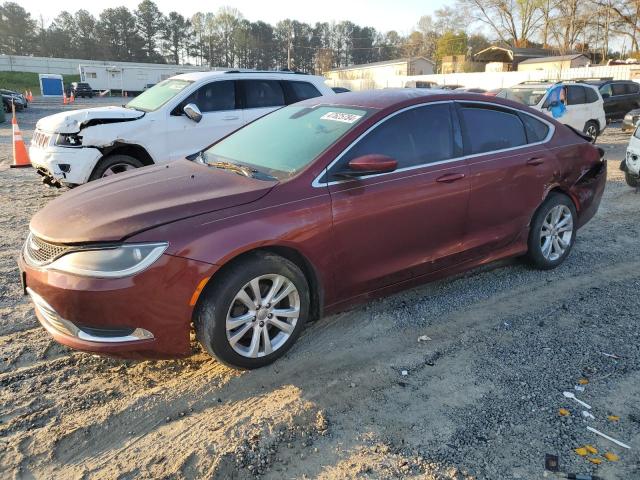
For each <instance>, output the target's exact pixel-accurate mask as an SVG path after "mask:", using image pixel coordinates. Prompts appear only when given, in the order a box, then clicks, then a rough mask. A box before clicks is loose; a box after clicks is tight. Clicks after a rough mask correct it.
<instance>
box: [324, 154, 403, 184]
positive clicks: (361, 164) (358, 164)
mask: <svg viewBox="0 0 640 480" xmlns="http://www.w3.org/2000/svg"><path fill="white" fill-rule="evenodd" d="M347 167H348V168H347V169H346V170H342V171H340V172H336V173H335V175H336V176H338V177H347V178H355V177H364V176H366V175H376V174H379V173H388V172H393V171H394V170H395V169H396V168H398V161H397V160H396V159H394V158H391V157H387V156H386V155H379V154H376V153H373V154H369V155H363V156H361V157H356V158H354V159H353V160H351V161H350V162H349V163H348V165H347Z"/></svg>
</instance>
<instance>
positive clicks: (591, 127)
mask: <svg viewBox="0 0 640 480" xmlns="http://www.w3.org/2000/svg"><path fill="white" fill-rule="evenodd" d="M583 132H584V134H585V135H589V136H590V137H591V143H596V140H597V139H598V134H599V133H600V125H598V122H596V121H594V120H589V121H588V122H587V123H585V125H584V130H583Z"/></svg>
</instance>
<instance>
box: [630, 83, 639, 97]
mask: <svg viewBox="0 0 640 480" xmlns="http://www.w3.org/2000/svg"><path fill="white" fill-rule="evenodd" d="M627 93H628V94H634V93H640V85H638V84H637V83H633V82H632V83H627Z"/></svg>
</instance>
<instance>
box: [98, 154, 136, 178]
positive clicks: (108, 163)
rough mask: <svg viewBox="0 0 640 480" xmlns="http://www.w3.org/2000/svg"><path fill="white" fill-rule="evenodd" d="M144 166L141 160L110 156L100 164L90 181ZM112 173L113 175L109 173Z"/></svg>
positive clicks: (124, 156)
mask: <svg viewBox="0 0 640 480" xmlns="http://www.w3.org/2000/svg"><path fill="white" fill-rule="evenodd" d="M143 166H144V164H143V163H142V162H141V161H140V160H138V159H137V158H134V157H131V156H129V155H109V156H107V157H104V158H103V159H102V160H100V161H99V162H98V164H97V165H96V167H95V168H94V169H93V172H92V173H91V177H89V181H90V182H91V181H93V180H97V179H99V178H103V177H107V176H110V175H113V174H116V173H122V172H124V171H127V170H133V169H134V168H140V167H143ZM110 171H111V173H109V172H110Z"/></svg>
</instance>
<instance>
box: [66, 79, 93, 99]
mask: <svg viewBox="0 0 640 480" xmlns="http://www.w3.org/2000/svg"><path fill="white" fill-rule="evenodd" d="M71 93H73V96H74V97H76V98H78V97H82V98H85V97H89V98H93V90H92V89H91V85H89V84H88V83H84V82H72V83H71Z"/></svg>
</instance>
